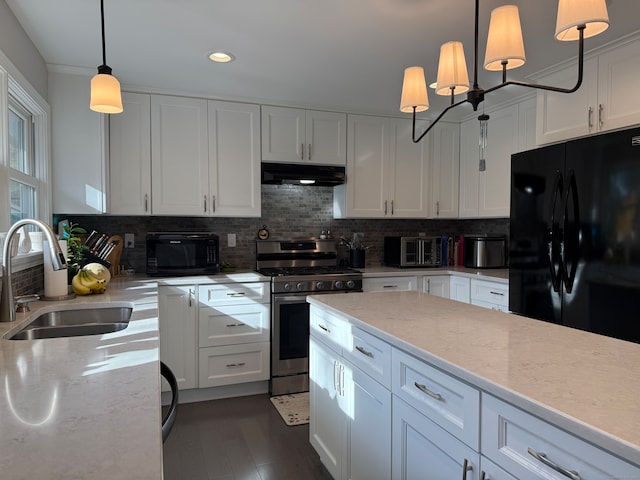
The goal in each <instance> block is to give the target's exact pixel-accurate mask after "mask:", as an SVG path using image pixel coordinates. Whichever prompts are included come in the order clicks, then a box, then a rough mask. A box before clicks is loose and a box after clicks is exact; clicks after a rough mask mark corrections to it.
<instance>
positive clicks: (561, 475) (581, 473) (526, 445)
mask: <svg viewBox="0 0 640 480" xmlns="http://www.w3.org/2000/svg"><path fill="white" fill-rule="evenodd" d="M482 454H483V455H484V456H486V457H488V458H490V459H491V460H493V461H494V462H495V463H496V464H498V465H499V466H500V467H502V468H503V469H505V470H506V471H507V472H509V473H510V474H511V475H513V476H514V477H516V478H528V479H533V480H535V479H544V480H549V479H553V480H566V479H567V478H571V479H575V480H577V479H582V480H591V479H592V480H600V479H613V478H617V479H632V478H640V468H639V467H637V466H634V465H632V464H630V463H627V462H625V461H624V460H621V459H619V458H618V457H615V456H613V455H611V454H610V453H608V452H606V451H604V450H602V449H599V448H597V447H595V446H593V445H591V444H590V443H587V442H585V441H584V440H581V439H579V438H577V437H575V436H573V435H571V434H569V433H567V432H565V431H564V430H561V429H559V428H558V427H555V426H553V425H551V424H549V423H547V422H545V421H544V420H541V419H539V418H538V417H534V416H533V415H531V414H529V413H526V412H524V411H523V410H520V409H519V408H516V407H514V406H513V405H510V404H508V403H506V402H503V401H502V400H499V399H497V398H495V397H493V396H491V395H489V394H483V395H482Z"/></svg>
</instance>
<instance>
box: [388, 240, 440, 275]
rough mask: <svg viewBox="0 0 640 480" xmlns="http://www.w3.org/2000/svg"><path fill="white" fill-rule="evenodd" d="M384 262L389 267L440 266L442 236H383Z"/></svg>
mask: <svg viewBox="0 0 640 480" xmlns="http://www.w3.org/2000/svg"><path fill="white" fill-rule="evenodd" d="M384 264H385V265H387V266H389V267H401V268H405V267H406V268H409V267H440V266H442V237H384Z"/></svg>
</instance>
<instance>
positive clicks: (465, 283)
mask: <svg viewBox="0 0 640 480" xmlns="http://www.w3.org/2000/svg"><path fill="white" fill-rule="evenodd" d="M449 298H450V299H451V300H457V301H458V302H463V303H471V279H469V278H468V277H461V276H459V275H451V287H450V290H449Z"/></svg>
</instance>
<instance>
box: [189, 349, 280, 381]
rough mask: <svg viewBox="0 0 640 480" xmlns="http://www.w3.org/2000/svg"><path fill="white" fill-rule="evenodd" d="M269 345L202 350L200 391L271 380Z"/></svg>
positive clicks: (200, 353)
mask: <svg viewBox="0 0 640 480" xmlns="http://www.w3.org/2000/svg"><path fill="white" fill-rule="evenodd" d="M270 346H271V345H270V343H269V342H260V343H242V344H239V345H224V346H220V347H206V348H201V349H200V350H199V360H198V367H199V368H198V371H199V379H198V386H199V387H200V388H207V387H219V386H222V385H235V384H238V383H247V382H257V381H261V380H268V379H269V352H270Z"/></svg>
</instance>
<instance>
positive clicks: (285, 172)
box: [262, 162, 345, 187]
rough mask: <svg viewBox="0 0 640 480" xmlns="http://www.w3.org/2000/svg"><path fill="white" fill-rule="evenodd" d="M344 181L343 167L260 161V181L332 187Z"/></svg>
mask: <svg viewBox="0 0 640 480" xmlns="http://www.w3.org/2000/svg"><path fill="white" fill-rule="evenodd" d="M344 181H345V168H344V167H338V166H334V165H305V164H297V163H273V162H263V163H262V183H263V184H276V185H285V184H289V185H307V186H315V187H333V186H335V185H341V184H343V183H344Z"/></svg>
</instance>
